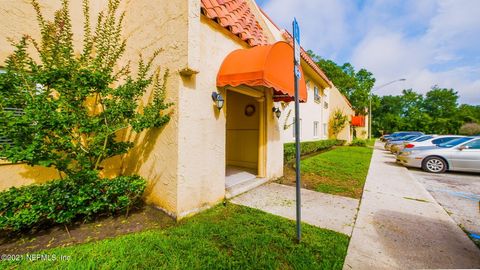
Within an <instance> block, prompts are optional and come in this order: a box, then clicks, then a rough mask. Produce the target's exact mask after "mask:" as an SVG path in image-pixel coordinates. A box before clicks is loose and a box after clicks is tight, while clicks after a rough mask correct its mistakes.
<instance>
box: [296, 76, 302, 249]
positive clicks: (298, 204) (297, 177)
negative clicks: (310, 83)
mask: <svg viewBox="0 0 480 270" xmlns="http://www.w3.org/2000/svg"><path fill="white" fill-rule="evenodd" d="M295 173H296V176H295V180H296V188H297V197H296V201H297V241H298V242H299V243H300V240H301V239H302V231H301V226H302V225H301V198H300V187H301V182H300V181H301V179H300V102H299V99H298V78H297V76H295Z"/></svg>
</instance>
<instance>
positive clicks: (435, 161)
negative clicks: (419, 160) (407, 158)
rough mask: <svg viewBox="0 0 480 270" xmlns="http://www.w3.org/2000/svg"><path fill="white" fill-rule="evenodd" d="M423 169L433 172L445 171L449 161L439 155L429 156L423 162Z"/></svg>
mask: <svg viewBox="0 0 480 270" xmlns="http://www.w3.org/2000/svg"><path fill="white" fill-rule="evenodd" d="M423 170H425V171H427V172H431V173H443V172H445V171H446V170H447V163H446V162H445V160H443V159H442V158H439V157H428V158H426V159H425V161H424V162H423Z"/></svg>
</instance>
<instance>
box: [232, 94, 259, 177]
mask: <svg viewBox="0 0 480 270" xmlns="http://www.w3.org/2000/svg"><path fill="white" fill-rule="evenodd" d="M227 91H233V92H237V93H239V94H242V95H246V96H249V97H253V98H255V100H256V101H257V103H258V113H259V121H258V122H259V126H258V161H257V162H258V163H257V177H259V178H264V177H266V175H267V173H266V171H267V166H266V165H267V121H266V119H267V113H266V112H267V111H266V104H265V103H266V98H265V92H264V91H263V89H262V90H258V89H255V88H252V87H249V86H244V85H241V86H236V87H228V88H226V89H225V104H228V103H227V100H226V99H227V97H228V92H227ZM225 113H226V114H228V105H227V106H225ZM226 124H227V122H226V121H225V128H226ZM226 151H227V149H226V148H225V153H226Z"/></svg>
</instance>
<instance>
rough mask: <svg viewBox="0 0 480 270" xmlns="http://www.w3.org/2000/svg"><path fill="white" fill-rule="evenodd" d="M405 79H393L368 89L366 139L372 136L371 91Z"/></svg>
mask: <svg viewBox="0 0 480 270" xmlns="http://www.w3.org/2000/svg"><path fill="white" fill-rule="evenodd" d="M406 80H407V79H396V80H393V81H391V82H388V83H386V84H382V85H380V86H379V87H375V89H373V90H372V91H370V98H369V99H368V100H369V105H368V139H371V138H372V122H373V121H372V93H373V91H377V90H379V89H380V88H383V87H385V86H387V85H390V84H392V83H396V82H403V81H406Z"/></svg>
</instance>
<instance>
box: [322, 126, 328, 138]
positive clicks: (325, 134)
mask: <svg viewBox="0 0 480 270" xmlns="http://www.w3.org/2000/svg"><path fill="white" fill-rule="evenodd" d="M323 136H324V137H326V136H327V123H323Z"/></svg>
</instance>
